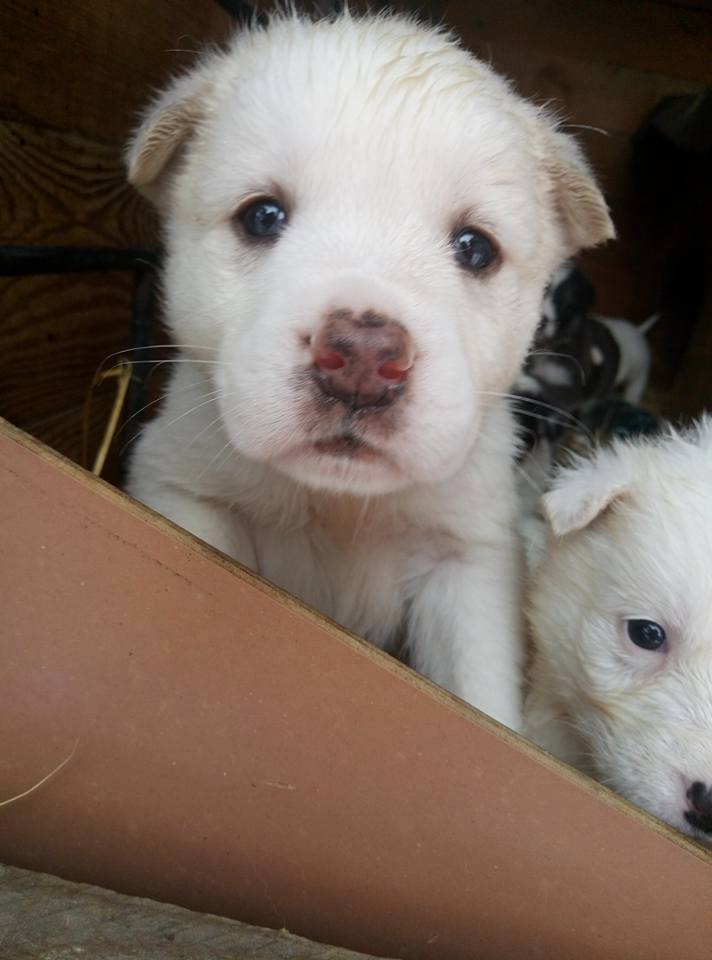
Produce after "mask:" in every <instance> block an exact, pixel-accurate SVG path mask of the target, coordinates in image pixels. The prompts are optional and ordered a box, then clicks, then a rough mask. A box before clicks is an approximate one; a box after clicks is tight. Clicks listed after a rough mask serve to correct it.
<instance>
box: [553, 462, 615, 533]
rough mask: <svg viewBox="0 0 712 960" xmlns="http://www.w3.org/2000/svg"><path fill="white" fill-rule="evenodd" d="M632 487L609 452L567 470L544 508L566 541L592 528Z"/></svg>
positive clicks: (555, 483) (557, 481) (557, 480)
mask: <svg viewBox="0 0 712 960" xmlns="http://www.w3.org/2000/svg"><path fill="white" fill-rule="evenodd" d="M630 487H631V482H630V478H629V477H628V475H627V471H626V469H625V465H624V463H623V462H622V460H621V459H620V458H618V457H616V456H615V455H614V454H610V453H609V452H608V451H606V453H605V454H603V455H601V454H599V455H598V456H596V457H593V458H592V459H591V460H584V461H581V462H579V463H578V464H577V465H576V466H575V467H571V468H568V469H566V470H563V471H562V472H561V473H560V474H559V476H558V477H557V479H556V480H555V482H554V487H553V489H552V490H550V491H549V493H547V494H545V495H544V496H543V497H542V499H541V507H542V511H543V513H544V516H545V517H546V519H547V520H548V522H549V526H550V527H551V529H552V531H553V533H555V534H556V535H557V536H559V537H563V536H566V534H569V533H574V532H575V531H577V530H583V529H584V528H585V527H587V526H589V524H591V523H593V521H594V520H595V519H596V518H597V517H599V516H600V515H601V514H602V513H603V512H604V511H605V510H607V509H608V508H609V507H610V506H611V505H612V504H613V503H614V502H615V501H616V500H619V499H621V498H622V497H625V496H626V494H627V493H628V491H629V490H630Z"/></svg>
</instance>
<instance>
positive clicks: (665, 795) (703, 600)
mask: <svg viewBox="0 0 712 960" xmlns="http://www.w3.org/2000/svg"><path fill="white" fill-rule="evenodd" d="M543 509H544V513H545V514H546V516H547V518H548V521H549V523H550V525H551V531H552V534H551V535H550V537H549V542H548V546H547V548H546V550H545V552H544V555H543V559H542V560H541V561H540V565H539V567H538V570H537V572H536V573H535V575H534V580H533V585H532V587H531V595H530V620H531V625H532V632H533V636H534V641H535V646H536V654H535V660H534V666H533V670H532V677H531V692H530V694H529V696H528V698H527V703H526V711H525V732H526V733H527V735H528V736H530V737H531V738H532V739H533V740H535V741H537V742H538V743H539V744H541V745H542V746H543V747H545V748H546V749H548V750H550V751H551V752H552V753H554V754H557V755H558V756H560V757H561V758H562V759H564V760H568V761H569V762H571V763H573V764H575V765H576V766H578V767H580V768H581V769H583V770H585V771H587V772H589V773H590V774H591V775H593V776H594V777H597V778H598V779H601V780H603V781H604V782H605V783H607V784H609V785H610V786H611V787H613V788H614V789H615V790H618V791H619V792H620V793H622V794H624V795H625V796H626V797H628V798H629V799H630V800H632V801H633V802H635V803H637V804H639V805H640V806H642V807H644V808H646V809H647V810H649V811H650V812H651V813H653V814H655V815H657V816H658V817H661V818H662V819H664V820H667V821H668V822H669V823H671V824H673V825H674V826H675V827H678V828H679V829H681V830H684V831H686V832H688V833H690V834H692V835H694V836H697V837H698V838H700V839H707V840H708V841H709V840H711V839H712V629H711V624H712V420H703V421H702V423H701V424H700V425H699V426H698V427H697V428H695V429H694V430H690V431H687V432H685V433H682V434H680V433H675V432H673V431H670V432H669V433H667V434H666V435H664V436H662V437H660V438H657V439H649V440H646V441H638V442H635V443H618V444H616V445H614V446H613V447H611V448H608V449H603V450H601V451H600V452H598V453H597V454H596V455H595V456H594V457H593V458H592V459H591V460H588V461H581V462H580V463H579V464H578V465H577V466H574V467H572V468H570V469H567V470H565V471H563V472H562V473H561V474H560V476H559V478H558V480H557V482H556V483H555V485H554V488H553V490H552V491H551V492H550V493H548V494H547V495H546V496H545V497H544V499H543Z"/></svg>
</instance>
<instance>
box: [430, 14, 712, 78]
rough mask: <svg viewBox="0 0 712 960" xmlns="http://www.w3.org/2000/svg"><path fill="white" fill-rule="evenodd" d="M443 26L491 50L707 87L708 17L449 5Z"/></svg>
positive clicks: (710, 68)
mask: <svg viewBox="0 0 712 960" xmlns="http://www.w3.org/2000/svg"><path fill="white" fill-rule="evenodd" d="M447 16H448V20H449V21H450V22H452V23H455V24H457V25H458V26H459V25H460V24H463V25H465V24H466V25H467V26H468V33H469V34H470V35H471V36H473V37H478V38H479V39H480V41H486V42H489V43H491V44H492V46H493V48H495V47H497V46H499V45H500V44H504V45H512V43H513V42H514V43H516V45H517V46H518V47H519V48H520V49H526V50H530V51H534V50H535V51H537V52H538V53H542V54H545V55H546V56H554V57H558V56H561V55H562V54H565V55H566V56H568V57H571V58H574V59H576V60H580V61H582V62H584V63H604V64H612V65H614V66H625V67H631V68H633V69H636V70H641V71H649V72H651V73H658V74H663V75H666V76H669V77H678V78H680V79H682V80H693V81H696V82H698V83H701V84H706V83H709V82H710V80H712V61H711V60H710V47H711V46H712V14H710V12H709V11H708V10H704V9H694V8H690V7H682V6H680V7H673V6H670V5H668V4H663V3H651V2H650V0H626V2H624V3H623V2H621V0H578V2H576V3H571V2H570V0H534V2H533V0H507V2H506V3H502V2H501V0H477V3H476V4H475V3H470V2H469V0H451V2H449V3H448V5H447Z"/></svg>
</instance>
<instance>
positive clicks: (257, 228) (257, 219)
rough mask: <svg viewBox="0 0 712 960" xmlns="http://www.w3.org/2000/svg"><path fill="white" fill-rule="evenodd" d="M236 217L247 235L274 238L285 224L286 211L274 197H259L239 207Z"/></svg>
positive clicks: (262, 238) (264, 238)
mask: <svg viewBox="0 0 712 960" xmlns="http://www.w3.org/2000/svg"><path fill="white" fill-rule="evenodd" d="M236 219H237V221H238V222H239V223H240V225H241V227H242V229H243V230H244V232H245V233H246V234H248V236H249V237H253V238H254V239H255V240H274V239H276V238H277V237H278V236H279V235H280V233H281V232H282V231H283V230H284V228H285V227H286V225H287V211H286V210H285V209H284V207H283V206H282V204H281V203H280V202H279V200H275V198H274V197H260V198H259V199H257V200H251V201H249V202H248V203H247V204H245V206H243V207H241V208H240V209H239V210H238V211H237V214H236Z"/></svg>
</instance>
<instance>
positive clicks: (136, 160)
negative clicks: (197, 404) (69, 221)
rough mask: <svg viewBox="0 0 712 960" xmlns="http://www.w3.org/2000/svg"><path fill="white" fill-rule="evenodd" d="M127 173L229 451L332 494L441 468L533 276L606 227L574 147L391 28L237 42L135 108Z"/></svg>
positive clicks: (438, 43)
mask: <svg viewBox="0 0 712 960" xmlns="http://www.w3.org/2000/svg"><path fill="white" fill-rule="evenodd" d="M128 169H129V178H130V180H131V181H132V182H133V183H134V184H135V185H136V186H138V187H139V188H140V189H143V190H144V191H146V192H148V193H149V194H150V195H151V196H152V197H153V198H154V199H156V200H157V202H158V204H159V206H160V208H161V209H162V211H163V213H164V216H165V231H166V240H167V255H168V257H167V267H166V275H165V289H166V294H167V300H168V308H169V310H168V312H169V317H170V323H171V325H172V329H173V333H174V335H175V337H176V339H177V341H178V342H179V343H185V344H192V345H198V346H200V347H202V348H203V349H202V350H200V351H197V353H196V359H197V356H198V355H201V356H206V350H205V348H208V349H209V350H212V351H214V354H213V355H212V356H213V357H214V359H216V360H218V361H219V362H218V363H217V364H212V365H210V370H213V371H217V372H216V373H214V374H213V376H214V379H215V381H216V384H215V385H216V388H217V389H218V390H219V391H220V400H219V408H220V413H221V417H222V420H223V422H224V426H225V429H226V431H227V433H228V436H229V437H230V439H231V442H232V443H233V444H234V446H235V447H236V448H237V449H238V450H239V451H241V452H242V453H243V454H245V455H247V456H249V457H252V458H254V459H257V460H262V461H269V462H271V463H272V464H273V465H274V466H275V467H277V468H278V469H279V470H281V471H283V472H285V473H287V474H289V475H291V476H293V477H295V478H297V479H299V480H301V481H303V482H305V483H307V484H310V485H312V486H321V487H330V488H333V489H337V490H349V491H351V492H354V493H363V494H371V493H382V492H386V491H389V490H395V489H399V488H403V487H405V486H407V485H408V484H412V483H417V482H435V481H438V480H440V479H442V478H444V477H446V476H448V475H449V474H451V473H453V472H454V471H455V470H456V469H457V468H458V466H459V465H460V464H461V463H462V462H463V461H464V459H465V457H466V456H467V454H468V452H469V450H470V449H471V447H472V445H473V443H474V442H475V440H476V438H477V434H478V426H479V423H480V420H481V416H482V412H483V410H484V409H485V408H486V407H487V406H488V405H489V404H491V403H492V402H493V400H494V398H495V396H496V395H497V394H499V393H502V392H504V391H506V390H507V388H508V386H509V384H511V382H512V381H513V380H514V377H515V376H516V373H517V371H518V369H519V368H520V366H521V363H522V360H523V358H524V355H525V353H526V349H527V347H528V344H529V342H530V340H531V338H532V335H533V333H534V330H535V327H536V324H537V320H538V316H539V307H540V304H541V297H542V292H543V289H544V287H545V285H546V282H547V280H548V279H549V277H550V275H551V273H552V272H553V270H554V268H555V266H556V265H557V264H559V263H560V262H561V261H562V260H563V259H564V258H565V257H567V256H569V255H571V254H572V253H573V252H574V251H575V250H576V249H578V248H579V247H581V246H590V245H592V244H595V243H599V242H601V241H603V240H605V239H607V238H608V237H610V236H611V235H612V232H613V231H612V226H611V223H610V219H609V217H608V213H607V210H606V207H605V204H604V202H603V199H602V197H601V194H600V192H599V190H598V188H597V187H596V185H595V183H594V182H593V180H592V178H591V174H590V172H589V170H588V168H587V166H586V164H585V162H584V160H583V159H582V156H581V154H580V152H579V150H578V148H577V147H576V145H575V144H574V143H573V141H572V140H570V139H569V138H568V137H566V136H564V135H563V134H562V133H560V132H559V131H558V130H557V129H556V127H555V125H554V123H553V122H552V121H551V120H550V119H549V118H548V117H547V116H546V115H545V114H544V113H542V112H541V111H540V110H538V109H536V108H535V107H533V106H532V105H530V104H528V103H526V102H524V101H522V100H520V99H519V98H517V97H516V96H515V95H514V94H513V93H512V91H511V90H510V88H509V86H508V84H507V83H506V82H505V81H504V80H502V79H501V78H499V77H498V76H496V75H495V74H494V73H493V72H492V71H491V70H490V69H489V68H488V67H487V66H486V65H484V64H482V63H480V62H479V61H477V60H476V59H474V58H473V57H472V56H470V55H469V54H468V53H466V52H465V51H464V50H462V49H461V48H460V47H459V46H458V45H457V44H456V43H455V42H454V41H453V40H452V39H451V38H450V37H448V36H447V35H446V34H444V33H442V32H440V31H436V30H432V29H426V28H424V27H421V26H418V25H416V24H415V23H413V22H412V21H410V20H408V19H404V18H399V17H367V18H364V19H354V18H352V17H351V16H349V15H348V14H345V15H343V16H340V17H339V18H337V19H335V20H333V21H323V22H317V23H313V22H308V21H306V20H302V19H299V18H294V17H286V18H281V19H279V18H278V19H275V20H273V21H272V22H271V24H270V25H269V26H268V27H267V28H264V29H255V30H248V31H242V32H240V33H239V34H238V36H237V37H236V39H235V41H234V42H233V44H232V46H231V47H230V49H229V50H228V51H227V52H226V53H221V54H217V55H214V56H212V57H210V58H208V59H207V60H205V61H204V62H203V63H202V65H200V66H198V67H197V68H196V69H195V70H194V71H193V72H192V73H190V74H188V75H187V76H185V77H183V78H182V79H180V80H179V81H178V82H177V83H175V84H174V85H173V86H172V87H170V88H169V89H168V91H167V92H166V93H165V94H163V96H161V97H160V98H159V99H158V101H157V102H156V103H155V104H154V105H153V107H152V108H151V109H150V110H149V111H148V113H147V114H146V117H145V120H144V122H143V124H142V125H141V126H140V127H139V129H138V131H137V133H136V135H135V137H134V140H133V142H132V143H131V146H130V148H129V152H128ZM186 350H187V352H188V354H190V349H188V348H186Z"/></svg>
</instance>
